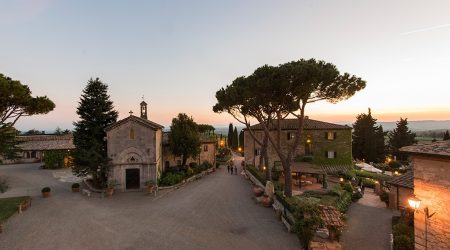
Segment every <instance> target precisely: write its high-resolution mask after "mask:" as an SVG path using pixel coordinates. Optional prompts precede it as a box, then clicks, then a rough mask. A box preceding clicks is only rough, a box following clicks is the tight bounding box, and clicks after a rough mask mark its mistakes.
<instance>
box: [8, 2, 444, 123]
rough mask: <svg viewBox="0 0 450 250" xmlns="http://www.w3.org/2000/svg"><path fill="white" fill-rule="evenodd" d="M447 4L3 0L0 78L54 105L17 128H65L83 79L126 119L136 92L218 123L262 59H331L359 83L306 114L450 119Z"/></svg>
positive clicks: (157, 107) (169, 109) (169, 113)
mask: <svg viewBox="0 0 450 250" xmlns="http://www.w3.org/2000/svg"><path fill="white" fill-rule="evenodd" d="M449 13H450V1H411V0H407V1H361V0H354V1H317V0H314V1H312V0H311V1H261V0H254V1H207V0H204V1H110V0H105V1H81V0H80V1H79V0H77V1H51V0H34V1H31V0H30V1H22V0H21V1H18V0H12V1H3V2H2V4H1V8H0V30H1V34H2V35H1V39H0V73H3V74H4V75H7V76H9V77H11V78H13V79H17V80H20V81H21V82H22V83H24V84H27V85H29V87H30V88H31V90H32V91H33V95H47V96H48V97H49V98H50V99H51V100H53V101H54V102H55V104H56V109H55V110H54V111H53V112H51V113H49V114H47V115H41V116H36V117H27V118H22V119H21V120H20V121H19V122H18V124H17V128H18V129H20V130H28V129H32V128H35V129H38V130H48V131H51V130H53V129H55V128H56V127H57V126H59V127H61V128H62V129H66V128H69V129H72V122H73V121H76V120H77V119H78V117H77V115H76V113H75V110H76V107H77V105H78V101H79V98H80V95H81V91H82V89H83V88H84V87H85V85H86V82H87V81H88V80H89V78H91V77H93V78H95V77H99V78H100V79H101V80H102V81H104V82H105V83H107V84H108V85H109V94H110V96H111V99H112V100H113V102H114V105H115V107H116V109H117V110H118V111H119V118H124V117H126V116H127V115H128V112H129V111H130V110H133V111H134V112H135V114H137V112H138V110H139V103H140V101H141V100H142V96H143V95H144V96H145V100H146V102H147V103H149V119H151V120H152V121H154V122H157V123H160V124H162V125H165V126H168V125H169V124H170V122H171V119H172V118H173V117H175V116H176V115H177V114H178V113H180V112H184V113H187V114H188V115H192V116H193V117H194V120H195V121H196V122H198V123H209V124H213V125H226V124H227V123H229V122H232V121H233V119H232V118H231V116H229V115H227V114H215V113H213V112H212V106H213V105H214V104H215V101H216V100H215V96H214V95H215V92H216V91H217V90H218V89H220V88H221V87H223V86H225V85H227V84H230V83H231V81H232V80H233V79H235V78H236V77H238V76H242V75H248V74H251V73H252V72H253V70H254V69H255V68H257V67H259V66H261V65H264V64H269V65H278V64H280V63H285V62H288V61H291V60H298V59H300V58H312V57H313V58H316V59H321V60H325V61H328V62H332V63H334V64H335V65H336V66H337V67H338V69H339V70H340V71H341V72H349V73H351V74H355V75H357V76H359V77H361V78H363V79H364V80H366V81H367V87H366V88H365V89H364V90H363V91H361V92H359V93H357V94H356V95H355V96H354V97H352V98H351V99H350V100H347V101H343V102H341V103H338V104H329V103H318V104H314V105H310V106H309V107H308V108H307V115H309V116H310V117H311V118H314V119H319V120H325V121H330V122H342V121H350V122H352V121H354V119H355V116H356V115H357V114H358V113H363V112H367V108H368V107H370V108H371V109H372V113H373V114H374V116H375V117H376V118H378V120H380V121H395V120H398V118H399V117H407V118H409V120H424V119H426V120H450V100H449V96H450V74H449V72H450V15H449Z"/></svg>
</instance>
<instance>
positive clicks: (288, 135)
mask: <svg viewBox="0 0 450 250" xmlns="http://www.w3.org/2000/svg"><path fill="white" fill-rule="evenodd" d="M290 139H291V133H289V132H288V133H287V140H288V141H289V140H290Z"/></svg>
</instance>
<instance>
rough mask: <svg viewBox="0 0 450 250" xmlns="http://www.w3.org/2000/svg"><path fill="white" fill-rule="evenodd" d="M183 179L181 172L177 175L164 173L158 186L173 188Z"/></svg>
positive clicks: (183, 175)
mask: <svg viewBox="0 0 450 250" xmlns="http://www.w3.org/2000/svg"><path fill="white" fill-rule="evenodd" d="M184 177H185V174H184V172H182V171H180V172H177V173H171V172H166V173H164V174H163V176H162V177H161V180H160V184H161V186H173V185H175V184H178V183H180V182H181V181H183V179H184Z"/></svg>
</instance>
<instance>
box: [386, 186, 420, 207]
mask: <svg viewBox="0 0 450 250" xmlns="http://www.w3.org/2000/svg"><path fill="white" fill-rule="evenodd" d="M413 193H414V190H412V189H410V188H405V187H398V186H391V189H390V192H389V208H391V209H401V208H408V207H409V204H408V198H409V197H411V195H412V194H413ZM397 195H398V200H397Z"/></svg>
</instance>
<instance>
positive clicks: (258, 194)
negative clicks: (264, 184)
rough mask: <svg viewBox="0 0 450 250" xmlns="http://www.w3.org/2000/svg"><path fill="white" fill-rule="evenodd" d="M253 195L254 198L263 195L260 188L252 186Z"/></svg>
mask: <svg viewBox="0 0 450 250" xmlns="http://www.w3.org/2000/svg"><path fill="white" fill-rule="evenodd" d="M253 193H254V194H255V196H256V197H260V196H261V195H263V193H264V190H263V189H262V188H260V187H259V186H254V187H253Z"/></svg>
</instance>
